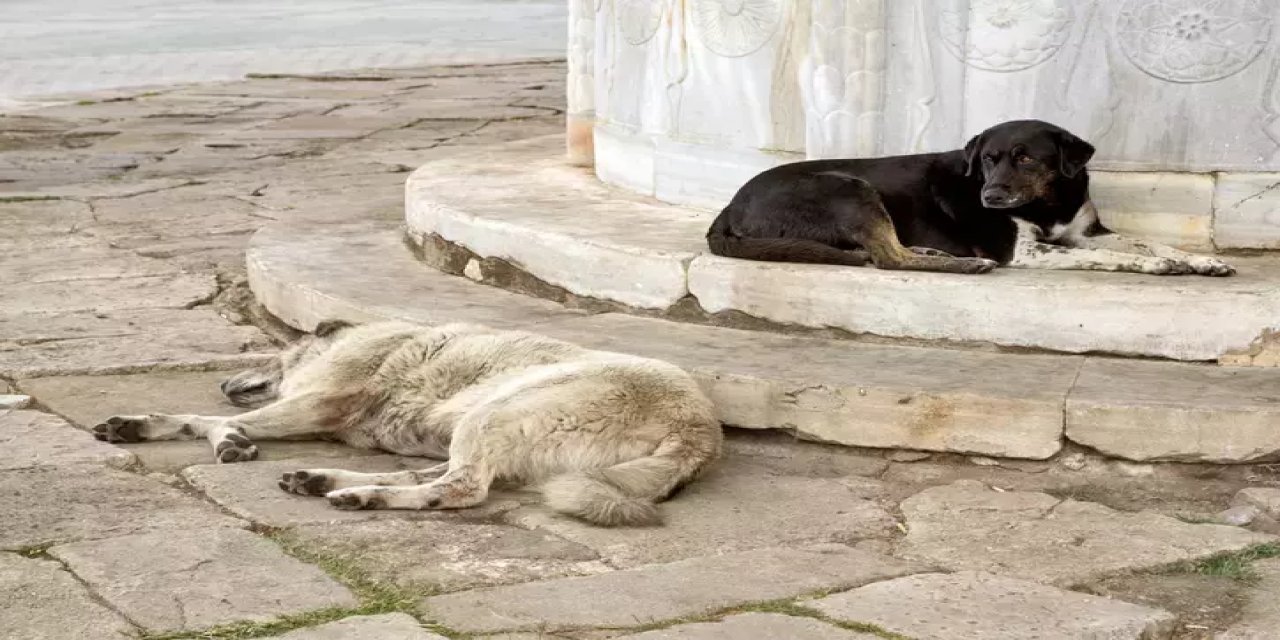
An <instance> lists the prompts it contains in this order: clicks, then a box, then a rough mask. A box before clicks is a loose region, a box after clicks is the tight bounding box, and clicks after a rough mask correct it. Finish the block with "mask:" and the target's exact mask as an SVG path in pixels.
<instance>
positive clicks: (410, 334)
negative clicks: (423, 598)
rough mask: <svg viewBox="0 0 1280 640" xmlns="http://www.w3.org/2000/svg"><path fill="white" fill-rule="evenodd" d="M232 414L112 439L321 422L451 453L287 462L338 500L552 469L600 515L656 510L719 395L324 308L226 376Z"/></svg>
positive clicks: (247, 447)
mask: <svg viewBox="0 0 1280 640" xmlns="http://www.w3.org/2000/svg"><path fill="white" fill-rule="evenodd" d="M222 391H223V393H224V394H225V395H226V396H227V398H228V399H230V400H231V402H232V403H234V404H237V405H240V406H261V408H259V409H256V410H254V411H250V412H247V413H244V414H241V415H238V416H233V417H211V416H195V415H144V416H116V417H113V418H110V419H108V420H107V421H106V422H104V423H102V424H99V425H97V426H96V427H94V434H95V436H96V437H97V438H98V439H99V440H106V441H108V442H140V441H150V440H185V439H195V438H207V439H208V440H209V442H210V443H212V444H213V447H214V453H215V455H216V456H217V459H218V461H219V462H239V461H244V460H252V459H254V458H255V457H257V454H258V450H257V447H256V446H254V444H253V440H255V439H259V438H262V439H272V438H297V437H299V436H308V435H314V436H317V437H320V438H325V439H333V440H339V441H342V442H346V443H348V444H351V445H353V446H357V447H365V448H377V449H383V450H386V451H389V452H391V453H396V454H400V455H406V456H424V457H428V458H435V459H440V460H448V462H446V463H444V464H440V465H437V466H435V467H432V468H430V469H425V470H421V471H399V472H395V473H356V472H351V471H342V470H334V469H308V470H302V471H295V472H293V473H286V474H284V477H283V478H282V479H281V480H280V483H279V484H280V487H281V488H282V489H284V490H285V491H289V492H292V493H297V494H302V495H312V496H321V495H322V496H326V497H327V498H328V500H329V502H330V503H331V504H333V505H334V506H335V507H338V508H340V509H457V508H462V507H470V506H474V505H477V504H480V503H482V502H484V500H485V497H486V495H487V493H488V491H489V487H490V484H491V483H493V481H494V480H495V479H505V480H512V481H517V482H524V483H541V485H542V486H541V489H542V493H543V497H544V499H545V500H546V503H547V505H548V506H549V507H550V508H552V509H554V510H556V511H559V512H561V513H565V514H568V515H572V516H576V517H578V518H582V519H583V520H587V521H589V522H592V523H595V524H599V525H605V526H611V525H639V524H652V523H655V522H656V521H657V520H658V515H659V514H658V511H657V508H656V506H655V503H657V502H660V501H662V500H665V499H666V498H667V497H669V496H670V495H671V494H672V493H674V492H675V491H676V490H677V489H679V488H680V487H681V486H683V485H684V484H685V483H687V482H689V481H690V480H692V479H693V478H694V477H695V476H697V475H698V473H699V472H701V471H702V470H703V469H704V468H705V467H706V466H707V464H708V463H710V462H711V461H712V460H713V459H715V458H716V457H717V455H718V454H719V452H720V446H721V439H722V435H721V431H720V424H719V422H717V420H716V418H715V415H714V412H713V409H712V405H711V401H710V400H708V399H707V397H706V396H705V395H704V394H703V393H702V391H701V390H700V389H699V387H698V385H697V383H696V382H694V380H693V378H692V377H690V376H689V375H688V374H687V373H685V372H684V371H683V370H681V369H679V368H677V367H675V366H674V365H671V364H667V363H665V362H660V361H657V360H650V359H647V358H641V357H638V356H630V355H622V354H617V353H608V352H603V351H591V350H588V349H583V348H581V347H578V346H575V345H572V344H569V343H567V342H562V341H559V340H553V339H550V338H545V337H541V336H537V335H533V334H528V333H522V332H516V331H495V330H492V329H488V328H485V327H480V326H474V325H461V324H455V325H446V326H442V327H436V328H425V327H421V326H416V325H411V324H404V323H398V322H384V323H375V324H368V325H360V326H353V325H351V324H348V323H345V322H341V321H327V322H323V323H321V324H320V325H319V326H317V327H316V330H315V333H314V334H313V335H308V336H303V337H302V338H301V339H299V340H298V341H297V342H295V343H294V344H292V345H291V346H290V347H289V348H288V349H286V350H285V351H284V352H282V353H281V354H280V357H279V358H278V359H277V360H276V361H274V362H272V363H271V364H270V365H268V366H265V367H262V368H259V369H252V370H249V371H245V372H242V373H239V374H237V375H235V376H232V377H231V378H229V379H228V380H226V381H225V382H224V383H223V384H222Z"/></svg>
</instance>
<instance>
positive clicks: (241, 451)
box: [213, 433, 258, 464]
mask: <svg viewBox="0 0 1280 640" xmlns="http://www.w3.org/2000/svg"><path fill="white" fill-rule="evenodd" d="M213 454H214V455H215V456H216V457H217V458H218V463H219V464H227V463H231V462H248V461H250V460H253V459H255V458H257V457H258V447H257V446H255V445H254V444H253V441H251V440H249V439H248V438H246V437H244V436H242V435H240V434H238V433H228V434H226V435H224V436H222V439H221V440H219V441H218V443H217V444H215V445H213Z"/></svg>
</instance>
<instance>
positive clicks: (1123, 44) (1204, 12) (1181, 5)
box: [1115, 0, 1274, 83]
mask: <svg viewBox="0 0 1280 640" xmlns="http://www.w3.org/2000/svg"><path fill="white" fill-rule="evenodd" d="M1271 2H1274V0H1126V1H1125V3H1124V5H1123V6H1122V7H1121V9H1120V13H1119V15H1118V16H1117V18H1116V25H1115V39H1116V44H1117V45H1118V46H1119V47H1120V49H1121V50H1122V51H1124V54H1125V56H1126V57H1128V58H1129V61H1130V62H1132V63H1133V64H1134V65H1135V66H1136V67H1138V68H1139V69H1141V70H1142V71H1143V72H1144V73H1146V74H1148V75H1150V76H1152V77H1155V78H1159V79H1161V80H1167V81H1169V82H1182V83H1196V82H1213V81H1214V80H1221V79H1223V78H1226V77H1229V76H1232V75H1235V74H1237V73H1239V72H1240V71H1242V70H1243V69H1244V68H1246V67H1248V66H1249V65H1250V64H1252V63H1253V62H1254V61H1255V60H1257V59H1258V56H1260V55H1261V54H1262V51H1263V49H1265V48H1266V46H1267V44H1268V42H1269V41H1270V40H1271V32H1272V26H1273V25H1272V14H1273V10H1272V9H1271V8H1270V7H1269V6H1268V5H1269V4H1270V3H1271Z"/></svg>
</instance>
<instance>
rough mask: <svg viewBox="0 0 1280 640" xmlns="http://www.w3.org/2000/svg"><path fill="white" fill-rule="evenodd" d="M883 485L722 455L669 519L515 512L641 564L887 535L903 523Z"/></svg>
mask: <svg viewBox="0 0 1280 640" xmlns="http://www.w3.org/2000/svg"><path fill="white" fill-rule="evenodd" d="M879 493H880V487H879V484H878V483H877V482H876V481H874V480H869V479H865V478H856V479H855V481H854V482H849V481H846V480H845V479H842V478H809V477H803V476H788V475H778V474H775V473H772V472H770V471H769V470H768V469H767V468H764V467H759V466H756V465H754V464H751V463H750V462H749V460H747V459H743V458H737V459H730V460H724V461H721V462H719V463H717V464H716V465H715V466H713V467H712V468H711V469H710V470H709V471H708V472H707V473H706V474H705V475H703V476H701V477H700V478H698V479H697V480H696V481H694V482H693V483H691V484H689V485H688V486H686V487H685V488H684V489H683V490H681V491H680V493H679V494H677V495H676V496H675V497H674V498H673V499H671V500H669V501H667V502H665V503H663V504H662V507H661V509H662V514H663V520H664V523H663V525H662V526H661V527H657V528H633V529H604V528H600V527H594V526H591V525H588V524H585V523H583V522H581V521H578V520H574V519H570V518H567V517H565V516H560V515H556V514H553V513H551V512H550V511H548V510H546V509H545V508H532V507H530V508H527V509H525V510H522V511H518V512H515V513H511V514H508V515H507V518H509V519H514V520H515V521H516V522H517V523H518V524H520V525H521V526H525V527H537V528H540V529H544V530H547V531H552V532H554V533H556V534H558V535H560V536H563V537H565V538H567V539H569V540H572V541H574V542H578V543H581V544H584V545H586V546H588V547H591V548H592V549H594V550H596V551H597V552H598V553H599V554H600V555H601V556H603V557H605V558H606V559H608V560H609V561H610V563H612V564H613V565H614V566H618V567H636V566H640V565H645V564H652V563H658V562H671V561H674V560H681V559H684V558H691V557H696V556H708V555H716V554H724V553H730V552H733V551H742V550H746V549H753V548H762V547H793V546H798V545H802V544H812V543H819V542H842V543H849V544H852V543H854V542H857V541H858V540H862V539H866V538H887V537H889V536H890V535H892V534H893V533H896V532H897V528H896V527H895V521H894V519H893V517H892V516H891V515H890V514H889V512H888V511H886V510H885V508H884V507H882V506H881V505H880V504H878V503H877V502H876V501H875V500H871V499H869V498H873V497H879Z"/></svg>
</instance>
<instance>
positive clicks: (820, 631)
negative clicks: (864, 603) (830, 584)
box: [621, 612, 880, 640]
mask: <svg viewBox="0 0 1280 640" xmlns="http://www.w3.org/2000/svg"><path fill="white" fill-rule="evenodd" d="M879 637H880V636H876V635H873V634H870V633H859V632H857V631H850V630H848V629H842V628H840V627H837V626H834V625H830V624H827V623H825V622H822V621H821V620H815V619H813V618H800V617H796V616H784V615H781V614H777V613H756V612H752V613H742V614H738V615H736V616H729V617H727V618H724V619H723V620H717V621H715V622H695V623H693V624H681V625H676V626H674V627H668V628H666V629H657V630H654V631H646V632H644V633H637V634H635V635H628V636H621V638H622V639H623V640H777V639H779V638H787V639H788V640H876V639H877V638H879Z"/></svg>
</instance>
